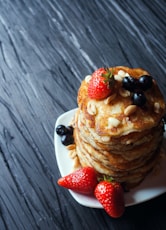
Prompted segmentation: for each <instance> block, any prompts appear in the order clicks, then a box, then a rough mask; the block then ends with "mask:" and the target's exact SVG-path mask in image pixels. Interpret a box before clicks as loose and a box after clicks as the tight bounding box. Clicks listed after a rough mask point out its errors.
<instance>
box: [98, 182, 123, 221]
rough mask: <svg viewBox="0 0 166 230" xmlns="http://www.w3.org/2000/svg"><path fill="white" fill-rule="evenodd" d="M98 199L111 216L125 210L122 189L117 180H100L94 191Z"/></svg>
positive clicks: (120, 214) (116, 215) (117, 215)
mask: <svg viewBox="0 0 166 230" xmlns="http://www.w3.org/2000/svg"><path fill="white" fill-rule="evenodd" d="M94 194H95V196H96V198H97V199H98V201H99V202H100V203H101V204H102V206H103V208H104V209H105V211H106V212H107V213H108V215H110V216H111V217H114V218H118V217H120V216H122V215H123V213H124V210H125V205H124V191H123V188H122V186H121V185H120V184H119V183H117V182H109V181H101V182H100V183H99V184H98V185H97V186H96V188H95V192H94Z"/></svg>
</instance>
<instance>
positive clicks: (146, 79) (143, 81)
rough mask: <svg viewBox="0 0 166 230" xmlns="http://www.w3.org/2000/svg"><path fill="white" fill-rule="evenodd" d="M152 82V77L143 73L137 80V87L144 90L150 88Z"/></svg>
mask: <svg viewBox="0 0 166 230" xmlns="http://www.w3.org/2000/svg"><path fill="white" fill-rule="evenodd" d="M152 84H153V81H152V77H151V76H149V75H143V76H141V77H140V78H139V80H138V87H139V88H140V89H142V90H144V91H145V90H148V89H150V88H151V87H152Z"/></svg>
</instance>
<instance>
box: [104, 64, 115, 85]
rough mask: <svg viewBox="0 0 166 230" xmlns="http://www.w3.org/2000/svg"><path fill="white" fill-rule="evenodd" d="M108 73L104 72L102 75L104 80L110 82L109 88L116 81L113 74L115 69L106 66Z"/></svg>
mask: <svg viewBox="0 0 166 230" xmlns="http://www.w3.org/2000/svg"><path fill="white" fill-rule="evenodd" d="M105 71H106V73H103V74H102V77H103V78H104V82H105V83H108V84H109V88H112V87H113V86H114V83H115V78H114V75H113V72H114V69H111V70H110V69H109V68H105Z"/></svg>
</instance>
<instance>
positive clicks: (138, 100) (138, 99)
mask: <svg viewBox="0 0 166 230" xmlns="http://www.w3.org/2000/svg"><path fill="white" fill-rule="evenodd" d="M132 101H133V104H134V105H137V106H143V105H145V103H146V97H145V94H144V92H142V91H137V92H134V93H133V95H132Z"/></svg>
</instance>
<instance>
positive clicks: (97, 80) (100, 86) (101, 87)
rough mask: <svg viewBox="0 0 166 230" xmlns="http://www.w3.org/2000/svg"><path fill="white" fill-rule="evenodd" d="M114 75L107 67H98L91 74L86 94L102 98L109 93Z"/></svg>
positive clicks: (92, 97) (97, 98) (98, 98)
mask: <svg viewBox="0 0 166 230" xmlns="http://www.w3.org/2000/svg"><path fill="white" fill-rule="evenodd" d="M114 82H115V79H114V75H113V73H112V71H111V70H110V69H109V68H99V69H97V70H96V71H95V72H94V73H93V74H92V78H91V79H90V81H89V85H88V96H89V97H90V98H91V99H96V100H102V99H105V98H106V97H108V96H109V95H111V93H112V88H113V86H114Z"/></svg>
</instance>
